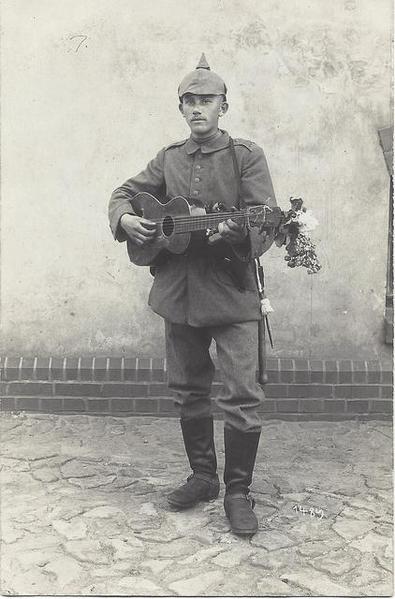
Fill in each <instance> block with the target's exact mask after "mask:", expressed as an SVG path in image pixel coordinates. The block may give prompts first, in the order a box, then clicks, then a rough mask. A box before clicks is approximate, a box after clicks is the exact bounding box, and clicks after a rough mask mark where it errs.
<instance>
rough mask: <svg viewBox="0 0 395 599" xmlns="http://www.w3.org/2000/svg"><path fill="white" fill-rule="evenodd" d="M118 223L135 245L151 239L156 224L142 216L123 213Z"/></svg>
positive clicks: (143, 243) (154, 232)
mask: <svg viewBox="0 0 395 599" xmlns="http://www.w3.org/2000/svg"><path fill="white" fill-rule="evenodd" d="M120 225H121V227H122V229H123V230H124V231H125V233H126V234H127V236H128V237H129V238H130V240H131V241H133V243H135V244H136V245H145V244H146V243H148V242H150V241H152V240H153V238H154V237H155V234H156V224H155V223H154V222H152V221H151V220H147V219H146V218H143V217H142V216H136V215H134V214H123V215H122V216H121V221H120Z"/></svg>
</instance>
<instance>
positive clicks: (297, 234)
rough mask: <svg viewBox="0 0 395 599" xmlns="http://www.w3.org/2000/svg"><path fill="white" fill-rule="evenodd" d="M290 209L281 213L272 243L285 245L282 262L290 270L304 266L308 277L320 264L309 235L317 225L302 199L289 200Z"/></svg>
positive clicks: (318, 268)
mask: <svg viewBox="0 0 395 599" xmlns="http://www.w3.org/2000/svg"><path fill="white" fill-rule="evenodd" d="M290 202H291V209H290V210H288V211H287V212H282V218H281V221H280V223H279V225H278V226H277V227H276V228H275V236H274V241H275V243H276V245H277V246H278V247H281V246H283V245H285V249H286V251H287V253H286V255H285V257H284V260H286V261H287V262H288V266H289V267H290V268H295V266H304V267H305V268H307V273H308V274H309V275H311V274H314V273H316V272H318V271H319V270H320V269H321V264H320V262H319V260H318V258H317V254H316V251H315V245H314V244H313V242H312V241H311V239H310V236H309V233H310V231H313V230H314V229H315V228H316V226H317V225H318V221H317V219H316V218H315V217H314V216H313V214H312V211H311V210H306V208H305V207H304V206H303V200H302V198H292V197H291V198H290Z"/></svg>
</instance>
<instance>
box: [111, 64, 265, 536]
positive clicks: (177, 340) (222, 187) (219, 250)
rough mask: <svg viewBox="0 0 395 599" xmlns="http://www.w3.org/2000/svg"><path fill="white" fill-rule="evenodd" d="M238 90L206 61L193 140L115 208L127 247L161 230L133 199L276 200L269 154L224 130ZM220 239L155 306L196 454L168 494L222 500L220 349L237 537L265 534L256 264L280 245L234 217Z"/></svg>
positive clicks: (176, 502) (187, 108)
mask: <svg viewBox="0 0 395 599" xmlns="http://www.w3.org/2000/svg"><path fill="white" fill-rule="evenodd" d="M226 93H227V89H226V85H225V83H224V82H223V80H222V79H221V78H220V77H219V76H218V75H217V74H216V73H214V72H213V71H211V70H210V67H209V66H208V64H207V61H206V59H205V56H204V54H203V55H202V57H201V59H200V62H199V64H198V65H197V67H196V69H195V70H194V71H193V72H191V73H189V74H188V75H186V77H184V79H183V80H182V82H181V84H180V86H179V88H178V96H179V110H180V112H181V114H182V116H183V117H184V118H185V120H186V122H187V124H188V127H189V129H190V132H191V134H190V136H189V137H188V138H187V139H184V140H182V141H179V142H176V143H173V144H170V145H169V146H167V147H165V148H163V149H162V150H160V151H159V153H158V154H157V156H156V157H155V158H154V159H153V160H152V161H151V162H150V163H149V164H148V166H147V167H146V169H145V170H143V171H142V172H141V173H140V174H138V175H137V176H135V177H132V178H131V179H128V180H127V181H126V182H125V183H124V184H123V185H122V186H121V187H119V188H118V189H116V190H115V191H114V192H113V194H112V197H111V201H110V206H109V217H110V226H111V230H112V233H113V235H114V237H115V239H117V240H118V241H125V240H126V239H127V238H129V240H131V241H132V242H133V243H134V244H136V245H137V246H144V245H145V244H148V243H150V242H151V241H152V240H153V238H154V236H155V234H156V232H155V224H154V223H153V222H151V221H149V220H147V219H145V218H143V217H141V216H138V215H136V214H135V213H134V212H133V209H132V207H131V203H130V199H131V198H133V196H134V195H135V194H136V193H138V192H142V191H145V192H148V193H151V194H153V195H154V196H157V197H158V196H159V197H160V198H165V197H167V198H169V197H174V196H178V195H181V196H184V197H186V198H188V199H189V200H190V201H191V202H195V203H199V204H200V205H204V206H205V207H206V209H207V210H212V209H213V206H214V205H215V204H217V203H221V204H222V205H224V206H225V207H226V208H227V210H229V209H231V208H232V207H234V206H236V207H237V206H240V202H242V205H245V206H253V205H259V204H268V205H269V206H275V198H274V192H273V187H272V183H271V178H270V174H269V170H268V167H267V163H266V159H265V156H264V153H263V151H262V149H261V148H260V147H258V146H257V145H256V144H254V143H253V142H251V141H247V140H244V139H233V140H232V139H231V138H230V136H229V135H228V133H227V132H226V131H223V130H221V129H219V128H218V120H219V118H221V117H222V116H224V115H225V114H226V112H227V110H228V103H227V99H226ZM218 233H219V236H218V237H219V241H218V242H217V243H214V244H212V243H210V239H209V240H208V241H207V240H206V239H203V240H202V239H193V240H192V242H191V243H190V245H189V247H188V249H187V250H186V251H185V253H184V254H181V255H176V254H169V255H167V256H166V257H164V258H163V259H162V260H160V261H159V262H158V263H157V264H156V266H155V276H154V282H153V286H152V289H151V292H150V295H149V305H150V306H151V308H152V309H153V310H154V312H156V313H157V314H159V315H161V316H162V317H163V318H164V320H165V335H166V355H167V367H168V384H169V388H170V389H171V390H172V392H173V393H174V395H175V403H176V405H177V407H178V410H179V415H180V424H181V431H182V435H183V440H184V445H185V450H186V454H187V456H188V459H189V464H190V467H191V469H192V474H191V475H190V476H188V478H187V481H186V483H185V484H183V485H182V486H180V487H179V488H177V489H175V490H174V491H173V492H172V493H170V495H169V496H168V501H169V503H170V505H171V506H173V507H175V508H177V509H184V508H188V507H191V506H193V505H195V504H196V503H198V502H199V501H208V500H210V499H214V498H216V497H218V494H219V489H220V485H219V479H218V475H217V460H216V453H215V446H214V436H213V417H212V413H211V399H210V392H211V384H212V380H213V374H214V366H213V363H212V360H211V358H210V354H209V347H210V343H211V342H212V340H213V339H214V340H215V342H216V349H217V356H218V361H219V366H220V369H221V371H222V375H223V381H224V387H225V392H224V394H223V395H222V396H221V397H219V398H217V404H218V405H219V406H220V408H221V409H222V410H223V414H224V440H225V470H224V482H225V486H226V490H225V498H224V508H225V513H226V515H227V517H228V518H229V521H230V524H231V528H232V530H233V532H234V533H236V534H247V535H251V534H254V533H255V532H256V531H257V529H258V521H257V518H256V516H255V514H254V512H253V507H254V503H255V502H254V500H253V499H252V497H251V495H250V491H249V489H250V485H251V482H252V475H253V469H254V465H255V458H256V453H257V448H258V443H259V437H260V433H261V420H260V416H259V414H258V408H259V405H260V402H261V401H262V400H263V399H264V393H263V391H262V389H261V387H260V386H259V385H258V384H257V382H256V368H257V346H258V321H259V319H260V304H259V297H258V293H257V284H256V280H255V272H254V265H253V259H254V258H256V257H257V256H259V255H261V254H262V253H263V252H265V251H266V250H267V249H268V248H269V247H270V245H271V243H272V241H273V238H272V235H265V234H263V233H260V232H259V230H258V229H251V230H247V228H246V227H243V226H241V225H239V224H237V223H235V222H234V221H232V220H230V219H227V220H226V221H224V222H222V223H221V224H220V225H219V227H218Z"/></svg>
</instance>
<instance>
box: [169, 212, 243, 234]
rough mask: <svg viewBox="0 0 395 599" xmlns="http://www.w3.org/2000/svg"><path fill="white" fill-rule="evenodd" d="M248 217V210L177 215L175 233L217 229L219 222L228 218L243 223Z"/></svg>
mask: <svg viewBox="0 0 395 599" xmlns="http://www.w3.org/2000/svg"><path fill="white" fill-rule="evenodd" d="M246 217H247V211H246V210H244V211H243V210H238V211H234V212H217V213H211V214H202V215H198V216H177V217H175V218H174V225H175V233H189V232H191V231H202V230H205V229H216V228H217V226H218V225H219V223H222V222H223V221H225V220H227V219H228V218H231V219H232V220H233V221H234V222H237V223H238V224H242V225H243V224H245V222H246ZM162 222H163V221H162Z"/></svg>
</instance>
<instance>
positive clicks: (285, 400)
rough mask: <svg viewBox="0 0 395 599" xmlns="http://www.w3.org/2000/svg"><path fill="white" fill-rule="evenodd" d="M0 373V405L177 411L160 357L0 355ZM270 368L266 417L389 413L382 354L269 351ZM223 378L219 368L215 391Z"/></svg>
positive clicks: (60, 410)
mask: <svg viewBox="0 0 395 599" xmlns="http://www.w3.org/2000/svg"><path fill="white" fill-rule="evenodd" d="M0 375H1V382H0V396H1V410H2V411H28V412H46V413H53V412H57V413H82V412H83V413H87V414H92V415H93V414H111V415H155V416H176V411H175V408H174V405H173V400H172V398H171V394H170V393H169V391H168V389H167V386H166V361H165V360H163V359H150V358H84V357H80V358H74V357H66V358H51V357H50V358H28V357H18V358H13V357H5V358H2V359H0ZM267 375H268V383H267V384H266V385H265V394H266V400H265V401H264V402H263V404H262V406H261V410H262V414H263V416H264V417H265V418H281V419H300V420H302V419H312V418H314V419H334V420H338V419H346V418H360V417H363V418H391V414H392V393H393V386H392V385H393V373H392V370H391V369H390V368H389V367H388V366H387V367H384V366H383V365H382V364H381V363H380V362H379V361H371V362H370V361H352V360H301V359H291V358H286V359H283V358H281V359H280V358H270V359H269V360H268V362H267ZM221 386H222V384H221V379H220V375H219V372H218V371H216V376H215V381H214V385H213V395H214V396H215V395H217V394H218V393H219V392H220V390H221ZM213 407H214V410H215V403H214V404H213Z"/></svg>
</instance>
